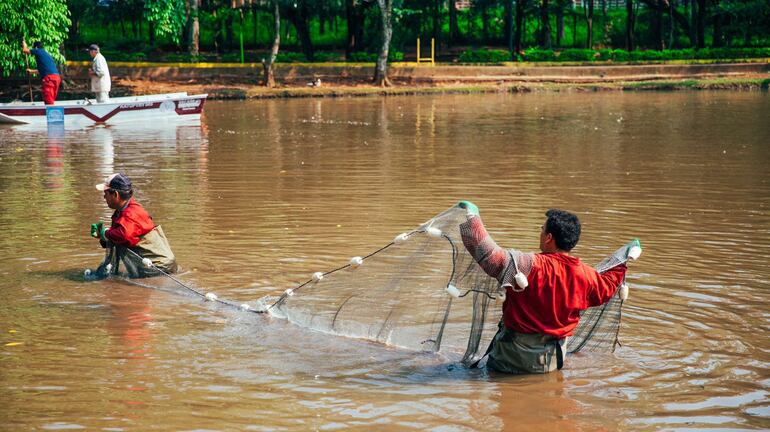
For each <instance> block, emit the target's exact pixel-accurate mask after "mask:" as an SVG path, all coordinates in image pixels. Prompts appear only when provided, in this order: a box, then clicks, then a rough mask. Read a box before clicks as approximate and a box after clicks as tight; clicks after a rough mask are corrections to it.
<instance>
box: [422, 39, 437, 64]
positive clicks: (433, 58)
mask: <svg viewBox="0 0 770 432" xmlns="http://www.w3.org/2000/svg"><path fill="white" fill-rule="evenodd" d="M423 62H425V63H427V62H430V64H431V66H436V40H435V39H434V38H430V57H422V56H421V55H420V38H417V65H418V66H419V64H420V63H423Z"/></svg>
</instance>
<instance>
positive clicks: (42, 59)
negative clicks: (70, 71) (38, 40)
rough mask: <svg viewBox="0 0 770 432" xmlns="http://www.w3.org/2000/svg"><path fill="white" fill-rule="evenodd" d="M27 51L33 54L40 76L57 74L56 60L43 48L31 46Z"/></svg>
mask: <svg viewBox="0 0 770 432" xmlns="http://www.w3.org/2000/svg"><path fill="white" fill-rule="evenodd" d="M29 52H30V53H32V55H34V56H35V62H36V63H37V70H38V72H40V78H45V77H46V76H48V75H59V70H58V69H56V62H55V61H54V60H53V57H51V55H50V54H48V52H47V51H46V50H44V49H43V48H32V49H31V50H29Z"/></svg>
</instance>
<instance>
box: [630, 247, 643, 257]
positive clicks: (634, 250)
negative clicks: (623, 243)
mask: <svg viewBox="0 0 770 432" xmlns="http://www.w3.org/2000/svg"><path fill="white" fill-rule="evenodd" d="M641 255H642V248H641V247H639V246H631V249H629V250H628V257H629V258H631V259H632V260H634V261H636V260H637V259H639V257H640V256H641Z"/></svg>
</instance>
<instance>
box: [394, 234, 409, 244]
mask: <svg viewBox="0 0 770 432" xmlns="http://www.w3.org/2000/svg"><path fill="white" fill-rule="evenodd" d="M408 239H409V236H408V235H406V233H401V234H399V235H397V236H396V238H394V239H393V243H395V244H399V243H403V242H405V241H407V240H408Z"/></svg>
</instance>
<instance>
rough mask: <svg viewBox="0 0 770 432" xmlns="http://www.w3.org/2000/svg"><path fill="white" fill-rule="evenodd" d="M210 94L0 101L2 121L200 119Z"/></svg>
mask: <svg viewBox="0 0 770 432" xmlns="http://www.w3.org/2000/svg"><path fill="white" fill-rule="evenodd" d="M206 97H207V95H205V94H199V95H188V94H187V93H169V94H162V95H148V96H131V97H119V98H112V99H110V102H107V103H94V102H93V101H92V100H88V99H85V100H77V101H57V102H56V103H55V104H54V105H48V106H46V105H44V104H43V103H42V102H34V103H10V104H0V124H3V123H5V124H28V125H42V126H45V125H49V124H52V123H57V124H62V122H63V124H64V125H66V126H89V125H93V124H104V123H106V124H115V123H126V122H137V121H165V120H184V121H185V122H187V121H190V120H192V121H195V120H200V115H201V112H203V105H204V103H205V102H206Z"/></svg>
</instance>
